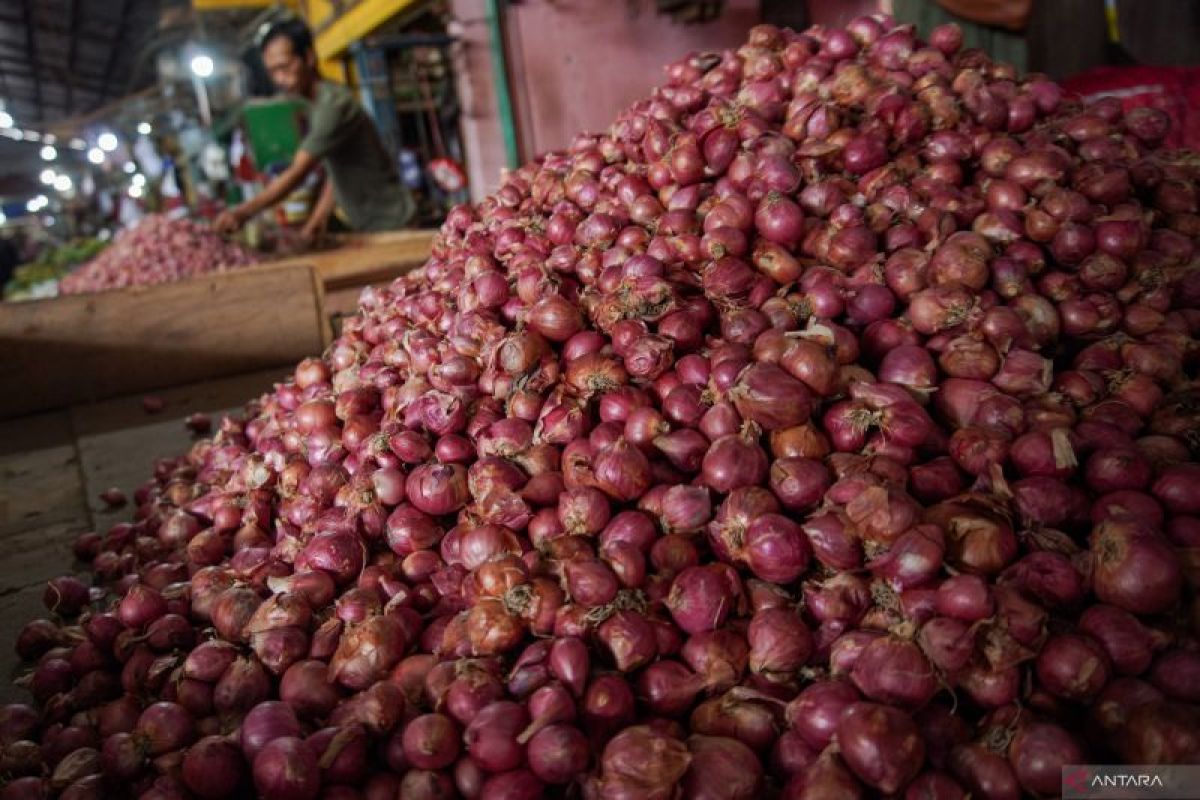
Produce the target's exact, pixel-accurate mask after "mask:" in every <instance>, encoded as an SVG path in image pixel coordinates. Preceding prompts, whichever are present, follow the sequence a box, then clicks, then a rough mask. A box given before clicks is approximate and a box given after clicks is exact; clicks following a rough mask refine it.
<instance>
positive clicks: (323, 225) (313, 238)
mask: <svg viewBox="0 0 1200 800" xmlns="http://www.w3.org/2000/svg"><path fill="white" fill-rule="evenodd" d="M328 228H329V218H328V217H321V218H320V219H318V218H317V217H310V218H309V220H308V222H306V223H304V227H303V228H301V229H300V241H302V242H304V246H305V247H313V246H315V245H317V244H320V242H321V240H322V239H324V238H325V231H326V229H328Z"/></svg>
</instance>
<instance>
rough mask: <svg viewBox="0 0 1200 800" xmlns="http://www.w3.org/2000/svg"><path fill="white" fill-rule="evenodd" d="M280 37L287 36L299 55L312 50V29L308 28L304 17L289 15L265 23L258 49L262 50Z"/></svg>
mask: <svg viewBox="0 0 1200 800" xmlns="http://www.w3.org/2000/svg"><path fill="white" fill-rule="evenodd" d="M280 37H283V38H286V39H287V40H288V41H289V42H291V43H292V50H293V51H295V53H296V54H297V55H301V56H302V55H306V54H308V53H310V52H312V49H313V36H312V31H310V30H309V29H308V26H307V25H305V24H304V20H302V19H298V18H296V17H288V18H285V19H281V20H276V21H275V22H268V23H267V24H266V25H263V27H262V28H261V29H260V31H259V34H258V49H259V50H262V49H263V48H265V47H266V46H267V44H268V43H269V42H271V41H273V40H275V39H278V38H280Z"/></svg>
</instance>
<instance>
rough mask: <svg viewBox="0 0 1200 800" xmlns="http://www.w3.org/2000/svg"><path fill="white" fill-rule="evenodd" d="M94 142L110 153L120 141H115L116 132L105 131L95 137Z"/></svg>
mask: <svg viewBox="0 0 1200 800" xmlns="http://www.w3.org/2000/svg"><path fill="white" fill-rule="evenodd" d="M96 144H98V145H100V149H101V150H103V151H104V152H106V153H111V152H112V151H113V150H116V149H117V145H119V144H120V142H118V141H117V136H116V134H114V133H111V132H109V131H105V132H104V133H102V134H100V135H99V136H98V137H96Z"/></svg>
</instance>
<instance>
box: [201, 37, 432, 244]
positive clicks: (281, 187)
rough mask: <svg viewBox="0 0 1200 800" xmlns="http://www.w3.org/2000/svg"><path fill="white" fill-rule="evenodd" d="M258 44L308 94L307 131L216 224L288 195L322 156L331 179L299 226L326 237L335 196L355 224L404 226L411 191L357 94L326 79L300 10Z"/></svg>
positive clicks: (300, 93) (279, 76) (289, 84)
mask: <svg viewBox="0 0 1200 800" xmlns="http://www.w3.org/2000/svg"><path fill="white" fill-rule="evenodd" d="M259 47H260V49H261V51H262V60H263V65H264V66H265V67H266V69H267V73H268V74H269V75H270V76H271V81H272V82H273V83H274V84H275V86H276V87H278V88H279V90H280V91H283V92H286V93H287V94H290V95H294V96H296V97H300V98H303V99H305V100H307V101H308V103H309V116H308V132H307V134H306V135H305V136H304V139H303V140H302V141H301V142H300V146H299V149H298V150H297V151H296V155H295V157H294V158H293V159H292V163H291V165H290V166H288V168H287V169H285V170H284V171H283V172H282V173H281V174H280V175H279V176H278V177H276V178H275V179H274V180H272V181H271V182H270V183H269V184H268V185H267V187H266V188H265V189H263V191H262V192H261V193H259V194H258V195H256V196H255V197H253V198H251V199H250V200H247V201H246V202H244V203H242V204H241V205H238V206H236V207H234V208H231V209H228V210H226V211H223V212H222V213H221V214H220V215H219V216H218V217H217V219H216V221H215V223H214V224H215V227H216V228H217V230H219V231H222V232H232V231H235V230H237V229H238V228H240V227H241V226H242V225H243V224H245V222H246V220H248V219H250V217H252V216H254V215H255V214H257V213H258V212H260V211H263V210H264V209H267V208H270V207H271V206H273V205H275V204H276V203H279V202H280V201H282V200H283V199H284V198H286V197H287V196H288V195H289V194H290V193H291V192H292V190H293V189H295V188H296V187H297V186H299V185H300V183H301V182H302V181H303V180H304V178H305V176H307V175H308V174H309V173H310V172H312V171H313V170H314V169H316V168H317V167H318V165H322V164H323V165H324V167H325V173H326V180H325V185H324V188H323V189H322V191H321V195H320V198H319V199H318V200H317V203H316V205H315V207H314V208H313V211H312V214H311V216H310V217H309V219H308V221H307V222H306V223H305V225H304V228H303V229H302V231H301V234H302V236H303V237H304V238H305V239H306V240H308V241H312V240H314V239H317V238H319V237H320V235H321V234H322V233H323V232H324V230H325V226H326V225H327V224H328V222H329V216H330V214H331V213H332V212H333V209H334V206H335V204H336V205H337V206H338V207H339V208H340V209H341V210H342V213H343V214H344V216H345V218H346V221H347V222H348V223H349V225H350V227H352V228H353V229H354V230H356V231H381V230H394V229H396V228H402V227H404V226H405V225H406V224H407V223H408V221H409V220H410V219H411V218H412V215H413V210H414V206H413V201H412V197H411V195H410V194H409V192H408V190H407V189H406V188H405V187H404V186H403V185H402V184H401V183H400V176H399V174H398V172H397V170H396V165H395V164H394V163H393V161H392V158H391V156H390V155H389V154H388V152H387V151H386V150H385V149H384V146H383V142H381V141H380V138H379V134H378V132H377V131H376V130H375V125H374V124H373V123H372V122H371V118H370V117H369V116H367V114H366V112H365V111H363V109H362V106H360V105H359V104H358V102H357V101H356V100H355V99H354V95H353V94H352V93H351V92H350V90H349V89H347V88H346V87H344V86H340V85H338V84H335V83H331V82H329V81H323V80H321V79H320V76H319V75H318V73H317V57H316V52H315V51H314V50H313V39H312V32H311V31H309V29H308V26H306V25H305V24H304V23H303V22H302V21H301V20H299V19H295V18H288V19H285V20H283V21H280V22H276V23H274V24H272V25H271V26H270V27H269V28H267V30H266V32H265V33H264V34H263V35H262V36H261V38H260V40H259Z"/></svg>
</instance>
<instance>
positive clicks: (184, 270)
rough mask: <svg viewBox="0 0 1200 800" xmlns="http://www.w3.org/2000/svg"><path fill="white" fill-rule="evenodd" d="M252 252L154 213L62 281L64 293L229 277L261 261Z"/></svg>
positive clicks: (197, 225) (189, 222)
mask: <svg viewBox="0 0 1200 800" xmlns="http://www.w3.org/2000/svg"><path fill="white" fill-rule="evenodd" d="M256 260H257V259H256V257H255V256H254V254H253V253H251V252H250V251H248V250H246V249H245V248H243V247H242V246H241V245H239V244H237V243H236V242H232V241H228V240H226V239H224V238H222V237H221V236H220V235H218V234H217V233H214V232H213V231H212V230H211V229H210V228H209V227H208V226H206V225H203V224H201V223H198V222H194V221H192V220H189V219H172V218H170V217H168V216H166V215H165V214H151V215H150V216H148V217H145V218H144V219H142V220H141V221H140V222H138V223H137V224H136V225H134V226H133V227H131V228H126V229H125V230H123V231H121V232H120V233H118V234H117V235H116V237H115V238H114V239H113V242H112V244H111V245H109V246H108V247H107V248H105V249H104V250H103V251H102V252H101V253H100V255H98V256H96V257H95V258H93V259H92V260H91V261H88V262H87V263H85V264H84V265H83V266H81V267H79V268H78V269H76V270H75V271H73V272H72V273H70V274H69V275H67V276H65V277H64V278H63V279H62V280H61V281H59V284H58V288H59V292H60V293H62V294H89V293H91V292H103V291H107V290H109V289H123V288H125V287H126V286H147V285H150V284H155V283H169V282H171V281H178V280H182V279H184V278H193V277H196V276H198V275H206V274H208V273H210V272H225V271H227V270H230V269H237V268H238V267H245V266H247V265H249V264H253V263H254V262H255V261H256Z"/></svg>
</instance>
